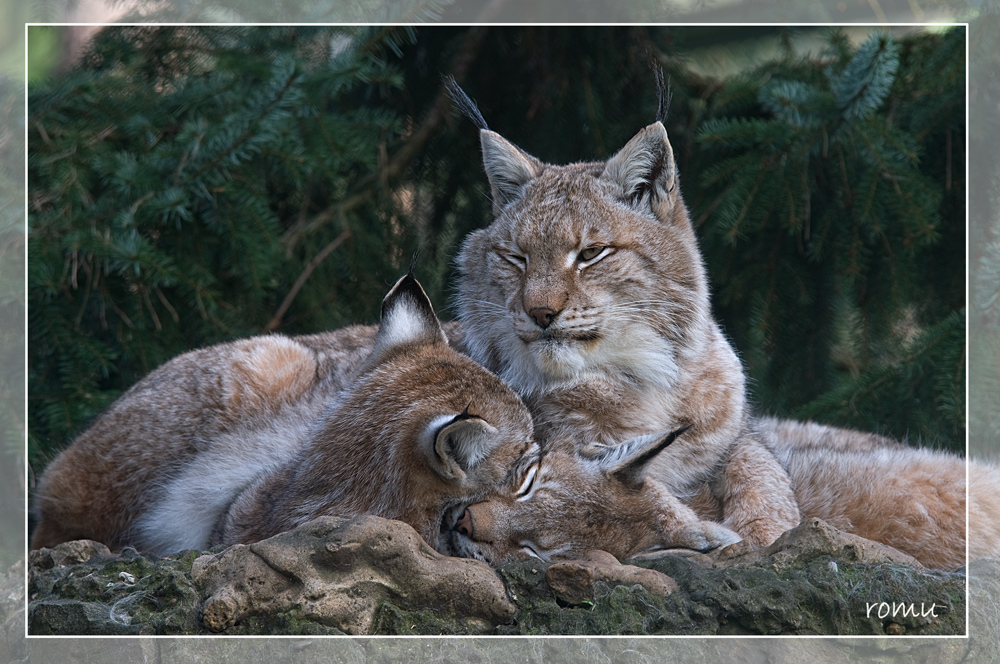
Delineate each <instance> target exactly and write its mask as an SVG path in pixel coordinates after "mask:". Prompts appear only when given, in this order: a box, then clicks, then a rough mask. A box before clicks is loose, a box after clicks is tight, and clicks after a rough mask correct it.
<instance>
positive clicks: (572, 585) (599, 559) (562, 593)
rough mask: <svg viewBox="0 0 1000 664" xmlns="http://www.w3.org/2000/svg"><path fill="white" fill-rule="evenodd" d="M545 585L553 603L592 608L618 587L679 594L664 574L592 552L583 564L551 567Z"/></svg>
mask: <svg viewBox="0 0 1000 664" xmlns="http://www.w3.org/2000/svg"><path fill="white" fill-rule="evenodd" d="M545 581H546V582H547V583H548V584H549V587H550V588H551V589H552V592H553V593H554V594H555V596H556V599H557V600H559V601H560V602H562V603H565V604H568V605H581V604H585V605H589V606H593V604H594V600H595V599H596V598H597V597H600V596H603V595H607V594H608V593H610V592H611V590H612V589H613V588H615V587H616V586H620V585H634V584H639V585H641V586H642V587H643V588H645V589H646V590H648V591H649V592H651V593H652V594H654V595H661V596H662V595H669V594H670V593H672V592H674V591H675V590H678V588H677V584H676V583H675V582H674V580H673V579H671V578H670V577H669V576H667V575H666V574H663V573H662V572H657V571H656V570H653V569H644V568H642V567H636V566H635V565H622V564H621V563H620V562H618V559H617V558H615V557H614V556H612V555H611V554H610V553H607V552H605V551H591V552H590V555H589V556H588V557H587V559H586V560H574V561H569V562H563V563H554V564H552V565H550V566H549V568H548V569H547V570H546V571H545Z"/></svg>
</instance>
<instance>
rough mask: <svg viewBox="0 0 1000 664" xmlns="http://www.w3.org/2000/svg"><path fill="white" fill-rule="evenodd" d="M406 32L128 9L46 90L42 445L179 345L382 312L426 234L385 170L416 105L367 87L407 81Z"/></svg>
mask: <svg viewBox="0 0 1000 664" xmlns="http://www.w3.org/2000/svg"><path fill="white" fill-rule="evenodd" d="M390 37H393V31H392V30H382V31H375V30H367V29H351V30H345V29H315V28H268V29H247V28H184V29H159V28H145V27H134V28H112V29H109V30H105V31H103V32H102V33H100V35H99V37H98V39H97V41H96V43H95V44H94V46H93V49H92V51H91V53H90V55H89V56H88V57H87V58H86V60H85V61H84V63H83V65H82V66H81V67H80V68H79V69H78V70H77V71H75V72H73V73H71V74H70V75H69V76H67V77H65V78H62V79H60V80H56V81H52V82H51V83H49V84H47V85H44V86H39V87H38V88H37V89H35V90H33V92H32V94H31V96H30V99H29V106H30V127H31V130H30V137H29V141H30V146H31V149H30V155H29V189H30V206H31V207H30V209H31V228H30V239H29V253H30V272H29V280H30V292H31V307H30V316H31V318H30V331H31V332H30V334H31V343H30V366H31V370H30V383H31V396H32V409H31V424H32V437H33V439H34V441H35V442H37V443H39V444H40V445H41V448H42V449H46V450H52V449H54V448H55V447H58V446H59V445H62V444H64V443H65V442H67V441H68V436H70V435H72V434H73V433H75V431H76V430H78V429H79V427H80V425H81V424H83V423H85V422H86V421H87V420H88V419H89V418H90V417H92V416H93V415H94V414H95V413H96V412H98V411H99V410H100V409H101V408H103V407H104V406H106V405H107V404H108V403H110V401H111V400H112V399H114V398H115V397H116V396H117V395H118V394H119V393H120V392H121V391H122V390H124V389H125V388H127V387H128V386H129V385H131V384H132V383H134V382H135V381H136V380H138V379H139V378H141V377H142V376H143V375H144V374H146V373H147V372H148V371H150V370H151V369H153V368H155V367H156V366H157V365H159V364H161V363H163V362H165V361H166V360H168V359H170V358H171V357H172V356H174V355H176V354H178V353H180V352H182V351H183V350H186V349H191V348H195V347H198V346H203V345H206V344H209V343H213V342H216V341H220V340H223V339H230V338H233V337H238V336H246V335H249V334H253V333H260V332H262V331H264V330H265V329H281V330H291V331H294V330H295V329H296V323H297V322H298V321H299V320H300V319H301V318H303V317H308V318H309V322H308V324H307V326H306V329H309V330H312V329H317V328H322V327H338V326H342V325H345V324H348V323H351V322H360V321H362V320H364V321H367V322H372V321H374V320H375V318H376V316H377V311H378V303H379V301H380V299H381V297H382V295H384V292H385V290H386V283H387V281H386V280H387V279H389V278H391V277H392V276H393V275H395V274H396V273H397V272H399V271H400V269H403V268H402V267H401V266H405V264H406V262H407V261H408V258H409V254H410V253H411V251H412V246H411V245H412V238H411V237H404V235H403V234H402V231H400V230H398V224H399V223H401V222H400V221H399V220H398V218H397V216H396V215H398V212H397V211H396V207H397V206H395V205H393V204H392V203H391V202H389V201H388V200H387V193H386V192H384V191H383V190H382V188H381V183H379V181H378V179H377V178H376V177H375V175H374V173H375V172H376V169H377V163H378V160H379V154H380V151H381V150H383V149H384V148H385V146H386V145H387V144H391V143H392V142H394V141H396V140H397V139H398V135H399V132H400V130H401V129H402V124H401V122H400V119H399V118H398V116H397V115H396V114H395V113H394V112H393V111H392V110H391V109H388V108H385V107H384V106H381V105H379V104H378V103H374V104H365V103H363V102H364V101H365V100H366V99H369V98H371V99H374V100H376V102H377V100H378V99H379V98H380V97H381V96H383V95H384V94H385V92H386V91H387V90H389V89H391V88H394V87H397V86H399V85H400V84H401V79H400V76H399V73H398V69H397V68H396V67H394V66H392V65H391V64H389V63H388V62H387V59H388V58H387V56H386V52H385V51H386V49H385V46H386V45H387V44H394V42H392V41H390V39H389V38H390ZM397 38H398V36H397ZM331 51H333V52H334V55H333V56H332V57H331V55H330V54H331ZM338 51H339V52H338ZM393 222H395V223H393ZM332 243H336V244H335V245H334V246H336V247H337V249H336V252H335V255H334V257H333V258H331V259H327V260H324V261H322V262H321V263H319V264H318V266H317V267H316V269H315V271H313V272H312V273H311V276H310V278H309V279H308V281H306V283H305V287H304V288H303V289H302V290H301V291H300V292H298V294H297V297H295V299H294V302H293V303H292V306H291V308H290V309H288V311H287V314H285V315H284V316H278V315H276V312H278V311H279V306H280V304H281V302H282V299H283V298H284V297H285V296H286V295H288V294H289V293H290V292H291V288H292V285H293V284H294V283H295V281H296V279H297V277H299V275H300V274H302V273H303V271H304V270H305V269H306V266H307V265H309V264H310V262H311V261H312V260H313V259H314V258H316V257H317V256H318V255H319V253H320V252H321V251H322V250H323V249H324V247H328V246H330V245H331V244H332ZM272 319H273V320H272ZM269 323H270V324H269Z"/></svg>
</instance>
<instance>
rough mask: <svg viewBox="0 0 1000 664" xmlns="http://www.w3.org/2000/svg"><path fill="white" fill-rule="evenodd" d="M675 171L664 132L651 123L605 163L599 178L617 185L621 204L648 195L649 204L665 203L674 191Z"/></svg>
mask: <svg viewBox="0 0 1000 664" xmlns="http://www.w3.org/2000/svg"><path fill="white" fill-rule="evenodd" d="M676 171H677V169H676V166H675V164H674V151H673V149H672V148H671V147H670V141H669V140H667V130H666V129H664V127H663V124H662V123H661V122H654V123H653V124H651V125H649V126H648V127H646V128H645V129H643V130H642V131H640V132H639V133H638V134H636V135H635V136H633V137H632V140H630V141H629V142H628V143H627V144H626V145H625V147H623V148H622V149H621V150H619V151H618V153H617V154H615V155H614V156H613V157H611V159H609V160H608V162H607V164H605V166H604V173H603V174H602V175H601V177H602V178H605V179H608V180H611V181H612V182H614V183H615V184H617V185H618V186H619V187H620V188H621V192H622V194H621V195H622V198H623V199H624V200H626V201H628V202H630V203H638V202H640V201H643V199H645V198H646V196H647V194H648V195H649V197H650V203H651V202H652V201H655V200H661V199H663V200H665V199H666V198H667V196H669V195H670V194H671V193H672V192H673V191H674V188H675V186H676V184H677V177H676ZM650 203H647V205H648V204H650Z"/></svg>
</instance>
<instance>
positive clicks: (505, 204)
mask: <svg viewBox="0 0 1000 664" xmlns="http://www.w3.org/2000/svg"><path fill="white" fill-rule="evenodd" d="M450 88H451V92H452V96H453V98H454V99H455V100H456V102H457V103H458V104H459V105H460V106H461V107H462V108H463V110H464V111H465V113H466V114H467V115H469V116H470V117H471V118H472V119H473V120H474V121H475V122H476V123H477V125H478V126H479V129H480V140H481V143H482V151H483V163H484V166H485V169H486V174H487V177H488V179H489V182H490V186H491V189H492V197H493V210H494V217H495V219H494V221H493V223H492V224H490V225H489V226H488V227H487V228H485V229H482V230H479V231H475V232H473V233H472V234H471V235H470V236H469V237H468V238H467V239H466V240H465V242H464V244H463V245H462V249H461V252H460V253H459V256H458V261H457V262H458V266H459V270H460V273H461V278H460V281H459V291H458V292H459V297H458V303H459V317H460V321H461V325H462V329H463V332H464V334H465V340H464V343H465V350H466V352H468V353H469V355H471V357H473V358H474V359H475V360H477V361H479V362H480V363H482V364H483V365H484V366H486V367H487V368H489V369H491V370H493V371H495V372H497V373H498V374H499V375H500V376H501V377H502V378H503V379H504V380H506V381H507V382H508V383H510V384H511V385H512V386H513V387H514V389H516V390H517V391H518V392H519V393H520V394H521V396H522V397H523V398H524V400H525V402H526V403H527V405H528V407H529V409H530V410H531V412H532V416H533V417H534V418H535V427H536V428H535V435H536V438H537V439H538V440H539V442H540V444H542V446H543V447H544V446H545V445H546V441H548V440H555V439H558V440H564V439H571V440H575V441H577V444H578V445H580V446H582V447H588V448H595V447H600V446H601V445H612V444H615V443H619V442H621V441H624V440H628V439H630V438H635V437H637V436H642V435H649V434H656V433H659V432H666V431H670V430H673V429H676V428H677V427H679V426H682V425H688V426H690V430H688V431H687V432H686V433H685V434H684V435H683V436H681V437H680V438H679V439H678V440H677V441H676V442H674V444H672V445H671V446H670V447H668V448H667V449H666V450H664V451H663V452H662V453H660V454H659V455H657V456H656V458H655V459H653V460H652V462H651V463H650V469H649V476H650V477H652V478H654V479H656V480H658V481H659V482H662V484H663V486H664V487H665V488H666V490H668V491H670V492H672V493H674V494H675V495H677V496H678V497H680V498H682V499H684V500H691V499H692V498H693V497H694V496H695V495H697V494H698V492H699V491H700V490H701V488H702V487H703V486H706V485H707V486H708V487H710V489H711V494H712V496H713V497H714V498H715V499H716V500H717V501H718V502H719V504H720V505H721V506H722V523H723V525H725V526H727V527H729V528H731V529H733V530H735V531H736V532H737V533H739V534H740V535H742V536H743V537H744V538H745V539H746V540H748V541H749V542H751V543H752V544H755V545H763V544H768V543H770V542H772V541H773V540H774V539H775V538H777V537H778V535H780V534H781V533H782V532H784V531H785V530H787V529H789V528H791V527H793V526H795V525H797V524H798V523H799V511H798V507H797V505H796V502H795V497H794V495H793V493H792V488H791V485H790V481H789V478H788V475H787V474H786V473H785V471H784V469H783V468H782V467H781V465H780V464H779V463H778V462H777V460H776V459H775V458H774V456H773V455H772V454H771V453H770V452H769V451H768V450H767V449H766V448H765V447H764V445H763V444H762V442H761V440H760V439H759V437H758V436H757V435H756V434H755V433H754V432H753V430H752V428H751V426H750V423H749V413H748V408H747V403H746V396H745V393H744V377H743V369H742V366H741V365H740V362H739V360H738V359H737V357H736V354H735V352H734V351H733V349H732V347H731V346H730V345H729V342H728V341H727V340H726V338H725V337H724V336H723V334H722V331H721V330H720V329H719V326H718V324H717V323H716V322H715V320H714V319H713V318H712V313H711V307H710V305H709V295H708V284H707V278H706V276H705V269H704V266H703V264H702V260H701V256H700V254H699V252H698V246H697V241H696V239H695V234H694V229H693V228H692V226H691V221H690V219H689V218H688V212H687V209H686V207H685V205H684V201H683V199H682V198H681V193H680V188H679V186H678V178H677V170H676V165H675V163H674V158H673V152H672V149H671V147H670V142H669V141H668V140H667V133H666V130H665V129H664V127H663V124H662V119H663V117H662V116H663V107H664V105H663V104H662V103H661V112H660V114H659V117H658V118H657V121H656V122H654V123H653V124H651V125H649V126H648V127H646V128H645V129H643V130H642V131H640V132H639V133H638V134H637V135H636V136H635V137H634V138H633V139H632V140H631V141H629V142H628V144H627V145H625V147H624V148H622V149H621V150H620V151H619V152H618V153H617V154H615V155H614V156H613V157H611V158H610V159H609V160H608V161H606V162H593V163H580V164H571V165H568V166H554V165H551V164H545V163H543V162H541V161H539V160H538V159H536V158H535V157H532V156H531V155H529V154H527V153H526V152H524V151H522V150H521V149H520V148H518V147H516V146H515V145H513V144H512V143H510V142H508V141H507V140H506V139H504V138H503V137H502V136H500V135H499V134H497V133H495V132H493V131H490V130H489V129H488V128H487V127H486V123H485V121H483V119H482V116H481V115H480V114H479V111H478V110H477V109H476V108H475V105H474V104H473V102H472V101H471V100H469V98H468V97H467V96H466V95H465V94H464V93H463V92H462V91H461V90H460V89H459V88H458V87H457V85H456V84H454V82H451V83H450ZM661 90H662V86H661ZM662 98H663V97H662V94H661V99H662Z"/></svg>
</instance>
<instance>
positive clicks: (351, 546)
mask: <svg viewBox="0 0 1000 664" xmlns="http://www.w3.org/2000/svg"><path fill="white" fill-rule="evenodd" d="M192 577H193V579H194V582H195V584H196V585H197V586H198V588H199V589H200V590H201V593H202V595H203V596H205V597H207V600H206V601H205V605H204V614H203V622H204V624H205V627H207V628H208V629H209V630H211V631H215V632H219V631H224V630H227V629H229V628H230V627H233V626H234V625H235V624H236V623H237V622H240V621H242V620H244V619H245V618H247V617H250V616H253V615H262V614H274V613H285V612H289V611H294V612H296V613H297V614H298V616H300V617H301V618H302V619H305V620H308V621H313V622H317V623H320V624H322V625H327V626H330V627H334V628H336V629H339V630H342V631H344V632H346V633H349V634H368V633H369V632H370V631H371V628H372V626H373V624H374V620H375V616H376V611H377V610H378V609H379V608H380V607H381V606H382V605H383V604H385V603H387V602H388V603H391V604H392V605H394V606H398V607H400V608H402V609H403V610H415V611H421V610H424V611H430V612H431V613H438V614H443V615H444V616H447V617H448V618H450V619H451V620H453V621H454V624H455V625H458V626H461V625H462V624H463V623H464V622H466V621H468V622H471V623H472V629H473V631H481V624H482V623H483V622H484V621H485V623H487V624H490V625H492V624H496V623H504V622H509V621H511V620H512V619H513V617H514V614H515V612H516V607H515V606H514V604H513V603H511V601H510V600H509V599H508V598H507V595H506V590H505V589H504V586H503V584H502V583H501V581H500V579H499V578H498V577H497V575H496V574H495V573H494V572H493V570H491V569H490V568H489V566H488V565H486V564H485V563H481V562H479V561H475V560H464V559H457V558H448V557H446V556H442V555H441V554H439V553H438V552H436V551H434V550H433V549H431V548H430V547H429V546H428V545H427V544H425V543H424V541H423V540H422V539H420V537H419V535H417V533H416V531H414V530H413V529H412V528H410V527H409V526H407V525H406V524H404V523H402V522H399V521H390V520H388V519H382V518H379V517H374V516H362V517H357V518H355V519H351V520H346V519H338V518H335V517H322V518H319V519H316V520H314V521H311V522H309V523H307V524H304V525H302V526H300V527H298V528H296V529H295V530H292V531H289V532H287V533H282V534H281V535H278V536H276V537H272V538H271V539H268V540H264V541H263V542H258V543H256V544H251V545H238V546H234V547H232V548H230V549H228V550H227V551H226V552H225V553H223V554H221V555H219V556H211V557H208V556H206V557H202V558H199V559H197V560H196V561H195V563H194V567H193V569H192ZM459 629H461V627H459ZM463 631H464V630H463Z"/></svg>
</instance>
